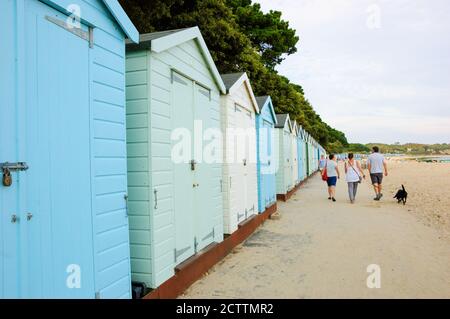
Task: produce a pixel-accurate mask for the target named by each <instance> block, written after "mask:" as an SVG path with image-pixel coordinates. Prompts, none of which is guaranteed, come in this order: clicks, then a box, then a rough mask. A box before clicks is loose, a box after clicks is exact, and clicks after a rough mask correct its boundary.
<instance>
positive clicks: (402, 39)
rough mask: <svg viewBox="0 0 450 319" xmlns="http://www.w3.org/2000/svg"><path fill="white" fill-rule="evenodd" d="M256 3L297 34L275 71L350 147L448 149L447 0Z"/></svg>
mask: <svg viewBox="0 0 450 319" xmlns="http://www.w3.org/2000/svg"><path fill="white" fill-rule="evenodd" d="M257 2H259V3H261V6H262V8H263V11H268V10H270V9H273V10H279V11H281V12H283V18H284V19H285V20H288V21H289V22H290V25H291V26H292V27H293V28H295V29H296V30H297V33H298V35H299V36H300V42H299V45H298V49H299V50H298V53H297V54H295V55H291V56H289V57H288V58H287V59H286V60H285V61H284V62H283V64H282V65H281V66H279V67H278V70H279V72H280V73H281V74H284V75H286V76H287V77H288V78H289V79H290V80H291V81H293V82H295V83H298V84H301V85H302V86H303V88H304V90H305V94H306V97H307V98H308V99H309V100H310V102H311V103H312V105H313V106H314V108H315V109H316V111H317V112H318V113H319V114H320V116H321V117H322V118H323V119H324V120H325V121H326V122H327V123H329V124H330V125H332V126H334V127H336V128H337V129H339V130H341V131H343V132H345V133H346V135H347V137H348V139H349V141H350V142H363V143H368V142H386V143H394V142H401V143H406V142H419V143H436V142H440V143H442V142H446V143H450V1H448V0H378V1H370V0H257Z"/></svg>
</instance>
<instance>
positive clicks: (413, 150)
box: [366, 143, 450, 155]
mask: <svg viewBox="0 0 450 319" xmlns="http://www.w3.org/2000/svg"><path fill="white" fill-rule="evenodd" d="M375 145H376V146H378V147H379V148H380V151H381V152H383V153H390V154H407V155H447V154H450V144H446V143H444V144H414V143H408V144H400V143H396V144H393V145H389V144H382V143H380V144H373V143H372V144H367V145H366V146H367V147H368V148H369V150H371V149H372V146H375Z"/></svg>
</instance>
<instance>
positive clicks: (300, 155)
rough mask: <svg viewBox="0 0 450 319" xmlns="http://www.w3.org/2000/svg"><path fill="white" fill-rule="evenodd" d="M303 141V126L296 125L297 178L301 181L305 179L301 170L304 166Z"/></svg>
mask: <svg viewBox="0 0 450 319" xmlns="http://www.w3.org/2000/svg"><path fill="white" fill-rule="evenodd" d="M303 152H304V143H303V128H302V126H301V125H298V128H297V154H298V155H297V162H298V165H297V169H298V180H299V182H302V181H303V180H304V179H305V172H304V171H303V167H304V161H305V159H304V154H303Z"/></svg>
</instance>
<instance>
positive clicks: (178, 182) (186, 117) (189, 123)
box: [172, 72, 198, 264]
mask: <svg viewBox="0 0 450 319" xmlns="http://www.w3.org/2000/svg"><path fill="white" fill-rule="evenodd" d="M193 90H194V83H193V82H192V80H190V79H188V78H186V77H184V76H182V75H181V74H178V73H176V72H172V103H173V104H172V106H173V109H172V119H173V122H172V125H173V126H172V129H173V130H179V132H180V133H181V134H183V136H180V137H179V138H180V140H177V141H172V146H173V148H172V149H173V150H175V147H174V146H175V144H178V143H179V142H180V141H181V139H186V140H185V141H187V142H188V143H187V144H183V145H184V147H183V148H182V149H180V150H179V151H180V152H181V153H179V154H176V155H177V156H178V155H179V156H180V158H177V159H175V158H174V159H173V181H172V183H173V201H174V222H175V253H174V255H175V263H176V264H179V263H181V262H183V261H184V260H186V259H187V258H189V257H191V256H192V255H194V254H195V230H194V229H195V226H194V225H195V218H196V216H195V211H194V189H195V188H196V187H197V185H196V182H195V180H194V172H195V170H196V169H197V168H198V164H196V163H195V162H193V160H194V153H193V144H194V139H195V138H198V137H196V136H194V114H193V108H194V91H193ZM185 134H188V135H189V136H184V135H185Z"/></svg>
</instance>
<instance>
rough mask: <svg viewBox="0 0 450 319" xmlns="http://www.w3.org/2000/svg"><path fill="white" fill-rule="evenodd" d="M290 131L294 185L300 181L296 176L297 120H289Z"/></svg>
mask: <svg viewBox="0 0 450 319" xmlns="http://www.w3.org/2000/svg"><path fill="white" fill-rule="evenodd" d="M291 123H292V132H291V154H292V155H291V159H292V167H291V169H292V173H291V178H292V185H294V186H296V185H297V184H298V183H300V180H299V178H298V148H297V128H298V127H297V121H291Z"/></svg>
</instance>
